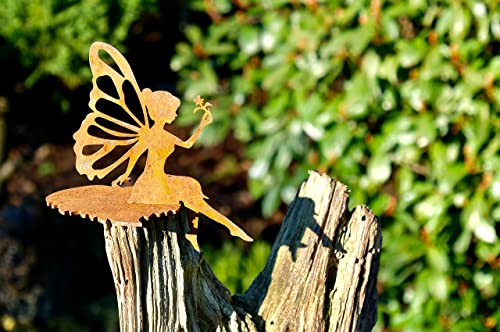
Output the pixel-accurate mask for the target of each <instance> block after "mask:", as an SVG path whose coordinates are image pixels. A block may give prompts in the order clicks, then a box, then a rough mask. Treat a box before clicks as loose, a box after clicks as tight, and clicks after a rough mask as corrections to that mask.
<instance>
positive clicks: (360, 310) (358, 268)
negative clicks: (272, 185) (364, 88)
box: [104, 172, 382, 331]
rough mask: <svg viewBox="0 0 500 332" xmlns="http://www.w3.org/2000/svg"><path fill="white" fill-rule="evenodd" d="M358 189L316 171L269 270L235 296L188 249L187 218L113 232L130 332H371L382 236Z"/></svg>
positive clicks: (109, 234)
mask: <svg viewBox="0 0 500 332" xmlns="http://www.w3.org/2000/svg"><path fill="white" fill-rule="evenodd" d="M348 191H349V190H348V189H347V187H346V186H345V185H343V184H342V183H340V182H336V181H334V180H332V179H331V178H330V177H328V176H327V175H320V174H318V173H317V172H311V173H310V176H309V179H308V180H307V181H306V182H305V183H303V184H302V186H301V188H300V190H299V192H298V194H297V196H296V198H295V200H294V201H293V202H292V204H291V205H290V207H289V210H288V212H287V215H286V216H285V219H284V221H283V224H282V226H281V230H280V232H279V234H278V237H277V239H276V242H275V243H274V245H273V248H272V252H271V254H270V256H269V258H268V261H267V263H266V266H265V267H264V269H263V271H262V272H261V273H260V274H259V275H258V276H257V278H256V279H255V280H254V281H253V283H252V285H251V286H250V287H249V289H248V290H247V291H246V292H245V293H244V294H243V295H235V296H231V294H230V292H229V291H228V290H227V289H226V288H225V287H224V285H222V284H221V283H220V282H219V281H218V279H217V278H216V276H215V275H214V273H213V272H212V270H211V269H210V267H209V265H208V264H207V262H206V261H205V260H204V258H203V254H202V253H199V252H197V251H195V250H194V249H193V247H192V246H191V244H190V243H189V242H188V241H187V240H186V238H185V234H186V233H188V232H189V225H188V219H187V217H186V211H185V209H183V208H181V210H180V211H179V212H178V213H177V214H176V215H169V216H167V217H161V218H156V219H151V220H149V221H147V222H145V223H144V225H143V227H127V226H114V225H111V224H110V223H107V224H105V226H104V235H105V240H106V252H107V256H108V260H109V264H110V267H111V271H112V274H113V279H114V283H115V287H116V293H117V298H118V307H119V315H120V330H121V331H370V330H371V329H372V328H373V326H374V324H375V322H376V319H377V292H376V281H377V273H378V267H379V258H380V249H381V246H382V236H381V230H380V223H379V221H378V220H377V217H376V216H375V215H373V213H372V212H371V211H370V210H369V209H368V208H367V207H365V206H358V207H356V208H355V209H354V211H352V212H350V211H348V208H347V203H348Z"/></svg>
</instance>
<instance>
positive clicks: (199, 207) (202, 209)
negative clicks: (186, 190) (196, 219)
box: [184, 200, 253, 242]
mask: <svg viewBox="0 0 500 332" xmlns="http://www.w3.org/2000/svg"><path fill="white" fill-rule="evenodd" d="M192 203H196V204H192ZM184 204H186V207H187V208H188V209H190V210H193V211H196V212H199V213H203V214H204V215H206V216H207V217H209V218H210V219H212V220H214V221H216V222H218V223H219V224H221V225H224V226H226V227H227V229H229V232H230V233H231V235H233V236H237V237H239V238H240V239H242V240H244V241H247V242H252V241H253V239H252V238H251V237H250V236H248V235H247V234H246V233H245V232H244V231H243V230H242V229H241V228H239V227H238V226H236V224H234V223H233V222H232V221H231V220H229V219H228V218H226V217H225V216H224V215H223V214H220V213H219V212H218V211H217V210H215V209H214V208H213V207H211V206H210V205H208V204H207V202H205V201H204V200H202V201H199V202H184Z"/></svg>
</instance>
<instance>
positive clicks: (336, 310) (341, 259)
mask: <svg viewBox="0 0 500 332" xmlns="http://www.w3.org/2000/svg"><path fill="white" fill-rule="evenodd" d="M99 51H104V52H107V53H108V54H109V55H110V56H111V58H112V59H113V60H114V61H115V63H116V65H118V69H119V70H118V71H117V70H115V69H113V68H112V67H111V66H109V65H108V64H107V63H105V62H104V61H103V60H102V59H101V58H100V56H99V54H98V53H99ZM90 63H91V68H92V72H93V75H94V80H93V83H94V88H93V90H92V92H91V95H90V99H91V101H90V104H89V105H90V107H91V109H92V110H93V112H92V113H90V114H89V115H88V116H87V118H86V119H85V121H84V122H83V123H82V127H81V128H80V129H79V130H78V131H77V132H76V134H75V135H74V137H75V140H76V144H75V152H76V154H77V170H78V171H79V172H80V173H81V174H86V175H87V176H88V177H89V179H92V178H93V177H94V176H98V177H103V176H105V175H107V174H108V173H109V172H111V171H113V170H114V169H115V168H116V167H117V166H118V165H119V164H122V163H124V162H125V161H128V164H127V169H126V171H125V172H124V173H123V174H122V175H121V176H120V177H118V179H117V180H115V181H114V182H113V186H86V187H78V188H71V189H66V190H62V191H59V192H56V193H54V194H51V195H49V196H48V197H47V203H48V205H49V206H51V207H53V208H57V209H58V210H59V211H60V212H61V213H70V214H78V215H81V216H82V217H88V218H90V219H92V220H98V221H100V222H101V223H102V224H103V226H104V236H105V242H106V253H107V256H108V261H109V264H110V267H111V271H112V275H113V279H114V283H115V288H116V293H117V298H118V307H119V315H120V330H121V331H369V330H371V329H372V327H373V326H374V324H375V321H376V318H377V292H376V287H375V286H376V280H377V272H378V267H379V257H380V249H381V245H382V238H381V231H380V223H379V222H378V220H377V218H376V217H375V216H374V215H373V213H372V212H371V211H370V210H369V209H368V208H367V207H365V206H358V207H356V208H355V209H354V210H353V211H349V210H348V208H347V203H348V189H347V187H346V186H345V185H343V184H341V183H339V182H336V181H334V180H333V179H331V178H330V177H328V176H327V175H320V174H319V173H317V172H310V175H309V179H308V180H307V181H305V182H304V183H303V185H302V187H301V188H300V190H299V192H298V194H297V196H296V198H295V200H294V201H293V202H292V204H291V206H290V208H289V210H288V213H287V215H286V217H285V220H284V221H283V225H282V227H281V230H280V232H279V234H278V237H277V239H276V242H275V243H274V246H273V249H272V252H271V254H270V256H269V258H268V261H267V263H266V266H265V268H264V269H263V271H262V272H261V273H260V274H259V276H258V277H257V278H256V279H255V280H254V282H253V283H252V285H251V286H250V287H249V289H248V290H247V291H246V292H245V293H244V294H242V295H235V296H231V294H230V292H229V291H228V290H227V289H226V288H225V287H224V285H222V284H221V283H220V282H219V281H218V279H217V278H216V276H215V275H214V274H213V272H212V270H211V269H210V267H209V265H208V264H207V263H206V261H205V260H204V258H203V253H202V252H200V250H199V248H198V244H197V241H196V229H197V223H198V219H197V217H196V216H194V217H193V212H195V213H203V214H205V215H207V216H208V217H210V218H211V219H213V220H214V221H216V222H219V223H221V224H223V225H224V226H226V227H227V228H228V229H229V231H230V232H231V234H233V235H236V236H239V237H240V238H242V239H244V240H247V241H251V238H250V237H249V236H248V235H246V234H245V232H244V231H243V230H241V229H240V228H239V227H238V226H236V225H235V224H233V223H232V222H231V221H230V220H229V219H227V218H226V217H224V216H222V215H221V214H219V213H218V212H217V211H215V210H213V209H212V208H211V207H210V206H209V205H208V204H207V203H206V202H205V201H204V196H203V194H202V192H201V187H200V186H199V184H198V182H196V180H194V179H191V178H188V177H179V176H172V175H167V174H165V173H164V172H163V165H164V162H165V159H166V158H167V157H168V155H169V154H170V153H171V152H172V151H173V149H174V146H175V145H180V146H184V147H190V146H192V144H193V143H194V141H195V140H196V138H197V136H198V134H199V132H200V130H201V128H202V127H203V126H205V125H207V124H209V123H210V122H211V113H210V111H209V110H208V107H209V106H210V105H209V104H208V103H206V104H205V103H204V102H203V100H202V99H201V98H197V100H196V105H197V107H196V108H195V111H196V110H203V111H204V112H205V114H204V116H203V119H202V122H201V124H200V127H199V128H198V130H197V131H196V132H195V134H194V135H193V136H192V137H191V138H190V139H188V140H186V141H182V140H180V139H179V138H177V137H175V136H173V135H171V134H169V133H165V132H164V129H163V126H164V124H165V122H169V121H170V122H171V121H173V119H175V110H176V109H177V107H178V106H179V102H178V100H177V98H175V97H173V96H172V95H170V94H168V93H167V92H163V91H155V92H152V91H151V90H149V89H144V90H142V91H141V90H140V89H139V88H138V86H137V83H136V82H135V79H134V76H133V74H132V71H131V69H130V67H129V66H128V63H127V62H126V60H125V59H124V58H123V56H122V55H121V54H120V53H119V52H118V51H117V50H115V49H114V48H112V47H111V46H110V45H107V44H104V43H95V44H93V45H92V47H91V52H90ZM104 76H106V77H108V78H109V79H111V82H112V85H113V86H114V87H116V91H109V90H108V91H104V90H103V88H102V87H101V86H100V82H99V80H100V79H101V78H103V77H104ZM126 85H131V88H132V89H133V91H135V93H136V94H137V98H138V99H139V103H140V105H141V106H142V111H143V115H144V116H143V117H142V118H138V117H137V116H136V115H134V114H133V113H132V112H131V111H130V110H129V108H128V106H127V103H126V101H125V95H124V90H125V88H124V86H126ZM127 98H128V97H127ZM101 99H104V100H107V101H109V102H112V103H115V104H117V105H119V106H120V107H121V108H122V109H123V110H124V114H126V115H128V116H129V117H130V119H132V120H133V121H135V122H136V123H133V124H130V123H129V122H127V121H125V120H123V119H117V118H116V117H115V116H111V115H110V114H109V113H106V112H105V111H102V110H101V109H100V107H101V106H98V105H99V104H98V102H99V100H101ZM127 101H128V99H127ZM162 107H164V108H165V109H166V110H163V109H162ZM172 110H173V114H172ZM148 119H150V120H152V121H153V122H152V124H149V123H148ZM93 127H95V128H97V131H96V129H94V130H92V129H91V128H93ZM117 147H118V148H121V147H128V149H125V150H124V151H125V152H123V151H121V155H119V156H118V157H115V158H118V159H116V160H115V161H112V162H110V163H107V164H105V165H101V167H100V168H98V167H97V166H96V164H98V163H99V162H100V160H101V159H102V158H103V157H109V156H112V155H113V152H116V151H115V149H116V148H117ZM145 151H147V153H148V155H147V158H148V159H147V161H146V166H145V170H144V172H143V173H142V174H141V176H140V177H139V178H138V179H137V180H136V182H135V184H134V185H133V186H131V187H121V186H119V185H120V184H122V183H123V182H125V181H126V179H127V177H128V176H129V175H130V172H131V170H132V169H133V167H134V165H135V163H136V162H137V159H138V157H139V155H141V154H143V153H144V152H145ZM113 156H114V155H113ZM189 216H191V217H189Z"/></svg>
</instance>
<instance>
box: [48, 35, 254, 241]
mask: <svg viewBox="0 0 500 332" xmlns="http://www.w3.org/2000/svg"><path fill="white" fill-rule="evenodd" d="M89 61H90V68H91V70H92V76H93V78H92V84H93V88H92V91H91V92H90V102H89V107H90V109H91V110H92V112H90V113H89V114H88V115H87V117H86V118H85V120H84V121H83V122H82V125H81V127H80V128H79V129H78V130H77V131H76V133H75V134H74V135H73V138H74V139H75V141H76V143H75V145H74V151H75V154H76V169H77V171H78V172H79V173H80V174H82V175H86V176H87V177H88V179H89V180H93V179H94V178H95V177H98V178H100V179H101V178H103V177H105V176H107V175H109V174H110V173H111V172H112V171H116V170H117V169H118V167H120V166H122V165H124V164H126V168H125V170H124V171H123V172H122V174H121V175H119V176H118V177H117V178H116V179H115V180H114V181H112V185H111V186H86V187H79V188H72V189H66V190H62V191H59V192H57V193H54V194H51V195H49V196H48V197H47V204H48V205H49V206H51V207H53V208H57V209H58V210H59V211H60V212H61V213H63V214H65V213H69V214H78V215H80V216H82V217H88V218H90V219H93V220H94V219H97V220H99V221H101V222H104V221H106V220H109V221H111V222H112V223H114V224H121V225H130V226H141V220H143V219H147V218H149V217H150V216H151V215H153V214H154V215H161V214H166V213H169V212H173V213H175V212H176V211H177V210H178V209H179V208H180V206H181V203H183V204H184V205H185V206H186V207H187V208H189V209H190V210H192V211H194V212H196V213H202V214H204V215H206V216H207V217H209V218H211V219H212V220H214V221H216V222H218V223H220V224H222V225H224V226H226V227H227V228H228V229H229V231H230V233H231V234H232V235H234V236H238V237H240V238H241V239H243V240H245V241H252V238H251V237H249V236H248V235H247V234H246V233H245V232H244V231H243V230H242V229H240V228H239V227H238V226H237V225H236V224H234V223H233V222H232V221H231V220H229V219H228V218H226V217H225V216H224V215H222V214H220V213H219V212H218V211H217V210H215V209H213V208H212V207H211V206H210V205H209V204H208V203H207V202H206V201H205V199H206V198H207V197H206V196H205V195H204V194H203V192H202V189H201V185H200V184H199V182H198V181H196V180H195V179H193V178H191V177H187V176H176V175H170V174H166V173H165V171H164V167H165V161H166V159H167V158H168V157H169V156H170V154H171V153H172V152H173V151H174V149H175V147H176V146H180V147H182V148H191V147H192V146H193V144H194V143H195V141H196V139H197V138H198V136H199V135H200V132H201V130H202V129H203V128H204V127H205V126H207V125H209V124H210V123H211V122H212V113H211V111H210V107H211V106H212V105H211V104H210V103H205V102H204V100H203V99H202V98H201V97H199V96H198V97H197V98H196V99H195V100H194V102H195V104H196V106H195V108H194V111H193V112H198V111H203V115H202V117H201V121H200V124H199V126H198V128H197V129H196V131H195V132H194V133H193V135H192V136H191V137H189V138H188V139H186V140H182V139H180V138H179V137H177V136H175V135H173V134H171V133H170V132H168V131H166V130H165V125H166V124H169V123H172V122H173V121H174V120H175V118H176V117H177V109H178V108H179V106H180V101H179V99H178V98H177V97H175V96H173V95H172V94H170V93H169V92H167V91H151V90H150V89H147V88H146V89H143V90H141V89H140V88H139V86H138V84H137V82H136V79H135V77H134V74H133V73H132V69H131V68H130V66H129V64H128V62H127V60H126V59H125V57H124V56H123V55H122V54H121V53H120V52H119V51H118V50H116V49H115V48H114V47H113V46H111V45H109V44H105V43H102V42H96V43H93V44H92V46H91V47H90V54H89ZM144 154H146V163H145V166H144V169H143V172H142V173H141V175H140V176H139V177H138V178H137V180H136V181H135V182H134V183H133V185H132V186H131V187H121V185H122V184H123V183H126V182H129V180H130V179H129V176H130V174H131V172H132V170H133V169H134V167H135V166H136V164H137V161H138V160H139V158H140V157H141V156H142V155H144ZM197 224H198V219H197V217H195V219H194V220H193V221H192V226H193V227H194V228H195V231H196V228H197ZM187 238H188V239H189V240H190V241H191V242H192V243H193V246H194V247H195V248H196V249H197V250H198V244H197V242H196V236H193V234H190V235H188V236H187Z"/></svg>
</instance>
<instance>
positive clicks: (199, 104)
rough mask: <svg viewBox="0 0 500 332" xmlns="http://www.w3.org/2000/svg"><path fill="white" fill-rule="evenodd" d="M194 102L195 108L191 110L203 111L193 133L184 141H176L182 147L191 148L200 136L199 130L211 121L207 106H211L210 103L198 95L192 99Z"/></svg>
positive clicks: (210, 113) (194, 111)
mask: <svg viewBox="0 0 500 332" xmlns="http://www.w3.org/2000/svg"><path fill="white" fill-rule="evenodd" d="M194 102H195V103H196V108H195V109H194V110H193V113H196V112H198V111H199V110H202V111H203V112H204V114H203V116H202V117H201V121H200V125H199V127H198V128H197V129H196V131H195V132H194V133H193V135H192V136H191V137H189V138H188V139H187V140H185V141H181V142H179V143H177V145H179V146H182V147H183V148H187V149H189V148H191V147H192V146H193V144H194V142H196V140H197V139H198V136H200V133H201V130H202V129H203V128H204V127H206V126H208V125H209V124H210V123H212V112H211V111H210V109H209V107H211V106H212V104H210V103H205V102H204V100H203V98H201V97H200V96H197V97H196V98H195V99H194Z"/></svg>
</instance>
